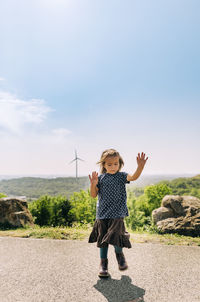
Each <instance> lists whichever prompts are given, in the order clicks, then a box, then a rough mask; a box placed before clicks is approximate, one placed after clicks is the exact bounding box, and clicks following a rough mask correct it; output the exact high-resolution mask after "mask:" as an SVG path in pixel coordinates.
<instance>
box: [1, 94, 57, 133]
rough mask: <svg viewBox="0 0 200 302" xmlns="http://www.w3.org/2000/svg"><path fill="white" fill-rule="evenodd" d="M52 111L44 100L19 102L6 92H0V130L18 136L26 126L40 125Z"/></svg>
mask: <svg viewBox="0 0 200 302" xmlns="http://www.w3.org/2000/svg"><path fill="white" fill-rule="evenodd" d="M50 111H52V109H51V108H50V107H48V106H47V105H46V104H45V101H44V100H40V99H31V100H28V101H24V100H21V99H19V98H17V97H16V96H15V95H13V94H11V93H8V92H0V128H3V130H7V131H9V132H11V133H15V134H20V133H21V132H22V131H23V128H24V127H26V125H27V124H40V123H42V122H43V121H44V120H45V119H46V117H47V114H48V113H49V112H50Z"/></svg>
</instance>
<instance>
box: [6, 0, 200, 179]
mask: <svg viewBox="0 0 200 302" xmlns="http://www.w3.org/2000/svg"><path fill="white" fill-rule="evenodd" d="M199 11H200V3H199V1H197V0H191V1H184V0H180V1H179V0H174V1H172V0H168V1H158V0H157V1H155V0H154V1H153V0H146V1H145V0H144V1H139V0H127V1H116V0H115V1H114V0H110V1H105V0H101V1H97V0H73V1H72V0H29V1H25V0H18V1H14V0H7V1H2V2H1V4H0V39H1V48H0V134H1V135H0V143H1V147H2V146H3V147H2V148H1V159H0V162H1V163H0V166H1V172H0V174H65V175H74V168H75V167H74V165H68V162H70V161H71V160H72V159H73V157H74V149H75V148H76V149H77V150H78V154H79V156H80V157H81V158H83V159H84V160H85V162H81V163H80V165H79V173H80V175H87V174H88V173H90V172H91V171H93V170H98V167H97V166H96V164H95V163H96V162H97V161H98V160H99V157H100V155H101V152H102V151H103V150H104V149H107V148H110V147H112V148H116V149H117V150H118V151H119V152H120V153H121V155H122V156H123V158H124V161H125V167H124V170H125V171H127V172H130V173H131V172H132V171H133V172H134V170H135V169H136V155H137V153H138V152H142V151H144V152H146V153H147V154H148V156H149V161H148V164H147V165H146V167H145V170H144V173H145V174H160V173H162V174H179V173H180V174H181V173H193V174H197V173H199V171H200V160H199V150H200V140H199V130H200V119H199V112H200V98H199V97H200V85H199V84H200V83H199V81H200V80H199V79H200V77H199V70H200V57H199V53H200V39H199V38H198V37H199V30H200V20H199Z"/></svg>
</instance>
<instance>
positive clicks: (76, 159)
mask: <svg viewBox="0 0 200 302" xmlns="http://www.w3.org/2000/svg"><path fill="white" fill-rule="evenodd" d="M78 160H81V161H84V160H83V159H81V158H79V157H77V152H76V150H75V158H74V159H73V160H72V161H70V163H69V164H71V163H73V162H74V161H75V162H76V179H77V177H78Z"/></svg>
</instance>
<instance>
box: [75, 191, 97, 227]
mask: <svg viewBox="0 0 200 302" xmlns="http://www.w3.org/2000/svg"><path fill="white" fill-rule="evenodd" d="M96 200H97V198H92V197H91V196H90V191H89V190H88V191H83V190H81V191H80V192H75V193H74V194H73V195H71V197H70V202H71V205H72V209H71V210H70V214H71V215H72V216H73V217H74V219H75V221H77V222H79V223H93V222H94V220H95V218H96Z"/></svg>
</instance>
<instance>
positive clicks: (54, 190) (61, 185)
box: [0, 177, 89, 200]
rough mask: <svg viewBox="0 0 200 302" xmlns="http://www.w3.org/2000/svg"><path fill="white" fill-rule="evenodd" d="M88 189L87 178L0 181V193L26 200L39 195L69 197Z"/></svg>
mask: <svg viewBox="0 0 200 302" xmlns="http://www.w3.org/2000/svg"><path fill="white" fill-rule="evenodd" d="M88 188H89V180H88V177H79V178H77V179H76V178H74V177H58V178H51V179H48V178H39V177H22V178H15V179H7V180H1V181H0V192H1V193H5V194H6V195H9V196H26V197H27V199H28V200H30V199H35V198H39V197H40V196H41V195H51V196H55V195H64V196H67V197H69V196H70V195H71V194H73V193H74V192H78V191H80V190H81V189H83V190H86V189H88Z"/></svg>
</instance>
